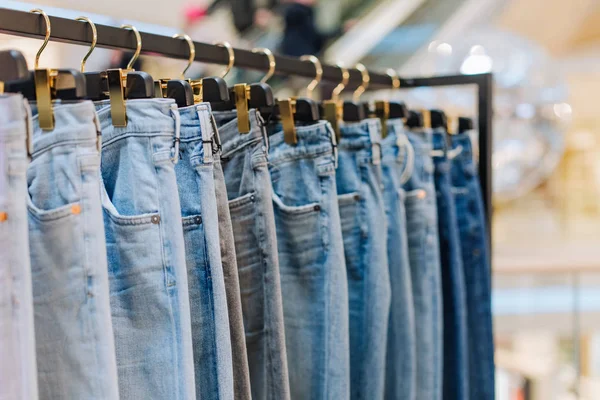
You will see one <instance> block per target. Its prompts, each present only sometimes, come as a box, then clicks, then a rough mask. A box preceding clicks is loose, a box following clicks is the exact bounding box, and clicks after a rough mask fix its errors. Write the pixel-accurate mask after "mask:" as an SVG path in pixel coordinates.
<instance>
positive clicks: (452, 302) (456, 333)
mask: <svg viewBox="0 0 600 400" xmlns="http://www.w3.org/2000/svg"><path fill="white" fill-rule="evenodd" d="M446 138H447V133H446V131H445V130H443V129H441V130H435V131H434V132H433V149H434V157H433V163H434V167H435V190H436V194H437V211H438V232H439V244H440V256H441V259H440V260H441V266H442V293H443V304H444V384H443V393H444V400H454V399H455V400H462V399H467V398H469V370H468V368H469V364H468V358H467V357H468V349H467V314H466V310H467V303H466V298H465V282H464V281H465V278H464V272H463V263H462V254H461V252H460V237H459V233H458V223H457V219H456V210H455V204H454V197H453V195H452V177H451V171H450V167H451V160H450V159H449V157H450V156H451V154H452V153H448V150H449V149H448V143H447V141H446Z"/></svg>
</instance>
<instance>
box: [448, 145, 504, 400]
mask: <svg viewBox="0 0 600 400" xmlns="http://www.w3.org/2000/svg"><path fill="white" fill-rule="evenodd" d="M452 148H453V152H456V153H457V155H456V157H455V158H454V160H453V161H452V186H453V187H452V192H453V193H454V201H455V203H456V217H457V220H458V228H459V233H460V244H461V253H462V259H463V267H464V278H465V288H466V307H467V331H468V333H467V335H468V354H469V360H468V362H469V382H470V386H469V392H470V398H471V399H484V400H490V399H492V400H493V399H494V395H495V394H494V337H493V329H492V309H491V308H492V300H491V267H490V263H489V260H490V253H489V251H490V250H489V243H488V241H487V236H486V235H487V234H486V232H487V231H486V222H485V212H484V209H483V200H482V195H481V187H480V185H479V178H478V176H477V166H476V165H475V163H474V162H473V150H472V145H471V140H470V138H469V136H468V134H466V133H464V134H458V135H455V136H452Z"/></svg>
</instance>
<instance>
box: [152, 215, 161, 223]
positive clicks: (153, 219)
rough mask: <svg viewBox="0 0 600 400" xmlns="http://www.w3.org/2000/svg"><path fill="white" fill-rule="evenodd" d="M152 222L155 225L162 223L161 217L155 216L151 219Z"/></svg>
mask: <svg viewBox="0 0 600 400" xmlns="http://www.w3.org/2000/svg"><path fill="white" fill-rule="evenodd" d="M150 221H151V222H152V223H153V224H158V223H160V216H159V215H153V216H152V217H150Z"/></svg>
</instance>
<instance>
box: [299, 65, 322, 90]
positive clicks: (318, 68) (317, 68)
mask: <svg viewBox="0 0 600 400" xmlns="http://www.w3.org/2000/svg"><path fill="white" fill-rule="evenodd" d="M300 60H302V61H310V62H311V63H312V64H313V65H314V66H315V77H314V79H313V80H312V81H311V82H310V83H309V84H308V86H307V87H306V97H308V98H309V99H312V98H313V92H314V90H315V88H316V87H317V85H318V84H319V82H321V79H323V67H322V66H321V62H320V61H319V59H318V58H317V57H315V56H313V55H304V56H302V57H300Z"/></svg>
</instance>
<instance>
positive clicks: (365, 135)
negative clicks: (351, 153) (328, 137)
mask: <svg viewBox="0 0 600 400" xmlns="http://www.w3.org/2000/svg"><path fill="white" fill-rule="evenodd" d="M340 130H341V139H340V147H342V143H344V146H343V147H351V148H367V147H368V146H371V145H373V144H376V143H377V144H380V143H381V121H380V120H379V118H368V119H364V120H362V121H360V122H352V123H341V124H340Z"/></svg>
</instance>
